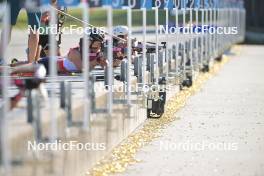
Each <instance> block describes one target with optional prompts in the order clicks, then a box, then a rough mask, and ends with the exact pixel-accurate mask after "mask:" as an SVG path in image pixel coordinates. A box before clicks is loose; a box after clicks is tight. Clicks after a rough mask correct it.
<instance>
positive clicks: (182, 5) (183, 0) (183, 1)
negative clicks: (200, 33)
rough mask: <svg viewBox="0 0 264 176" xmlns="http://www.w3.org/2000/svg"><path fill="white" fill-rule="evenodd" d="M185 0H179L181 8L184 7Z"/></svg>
mask: <svg viewBox="0 0 264 176" xmlns="http://www.w3.org/2000/svg"><path fill="white" fill-rule="evenodd" d="M186 5H187V3H186V0H181V4H180V8H181V9H183V8H186Z"/></svg>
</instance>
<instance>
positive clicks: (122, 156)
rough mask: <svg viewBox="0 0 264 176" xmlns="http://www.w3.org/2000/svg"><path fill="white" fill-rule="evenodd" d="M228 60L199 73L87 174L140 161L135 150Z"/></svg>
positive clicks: (121, 168) (109, 171) (155, 134)
mask: <svg viewBox="0 0 264 176" xmlns="http://www.w3.org/2000/svg"><path fill="white" fill-rule="evenodd" d="M228 61H229V58H228V57H227V56H225V55H224V56H223V59H222V61H221V62H219V63H215V64H214V65H213V67H212V68H211V69H210V70H211V71H210V72H208V73H201V74H200V75H199V76H198V78H197V79H196V81H195V82H194V84H193V86H192V87H190V88H188V89H185V90H183V91H180V92H179V93H177V94H176V95H175V96H174V97H172V98H171V99H170V100H169V101H168V102H167V105H166V110H165V113H164V114H163V116H162V117H161V118H159V119H148V120H146V122H145V124H144V125H143V126H142V128H140V129H139V130H136V131H135V132H134V133H132V134H130V135H129V136H128V137H127V138H126V139H125V140H124V141H123V142H122V143H121V144H120V145H118V146H117V147H115V148H114V149H113V150H112V151H111V152H110V154H109V155H107V156H105V157H104V158H103V159H102V160H101V161H99V162H98V163H97V164H96V165H95V166H94V167H93V168H92V169H91V170H90V171H89V172H87V175H91V176H107V175H109V174H114V173H121V172H124V171H125V170H126V169H127V167H128V166H129V165H132V164H135V163H137V162H140V161H139V160H137V159H136V158H135V155H136V152H137V151H139V150H140V149H141V148H142V147H144V146H145V145H147V144H148V143H150V142H151V141H153V140H154V139H156V138H158V137H160V136H161V133H162V129H164V128H165V127H166V126H168V125H169V124H170V123H171V122H173V121H175V120H178V119H179V118H178V117H177V116H176V115H175V113H176V112H177V111H178V110H179V109H181V108H182V107H184V105H185V104H186V101H187V100H188V98H189V97H190V96H191V95H193V94H195V93H196V92H198V91H199V90H200V89H201V87H202V85H203V84H204V83H205V81H207V80H208V79H209V78H211V77H212V76H213V75H215V74H217V73H218V72H219V70H220V69H221V67H222V66H223V65H224V64H225V63H227V62H228Z"/></svg>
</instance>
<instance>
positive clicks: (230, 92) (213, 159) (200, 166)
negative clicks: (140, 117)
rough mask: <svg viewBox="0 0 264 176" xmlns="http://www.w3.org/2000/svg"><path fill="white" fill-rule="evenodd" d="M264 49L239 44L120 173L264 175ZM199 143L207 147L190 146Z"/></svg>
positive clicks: (144, 175)
mask: <svg viewBox="0 0 264 176" xmlns="http://www.w3.org/2000/svg"><path fill="white" fill-rule="evenodd" d="M263 50H264V46H241V54H240V55H239V56H236V55H233V56H232V55H231V56H230V58H231V60H230V62H229V63H227V64H226V65H225V66H224V67H223V68H222V70H220V72H219V73H218V74H217V75H215V76H214V77H213V78H211V79H209V80H208V81H207V82H206V83H205V85H203V86H202V89H201V91H199V92H198V93H197V94H195V95H194V96H192V97H190V99H189V100H188V101H187V104H186V106H185V107H184V108H182V109H181V110H180V111H178V112H177V113H176V114H175V116H177V118H179V120H176V121H174V122H172V123H171V124H170V126H168V127H167V128H166V129H164V130H163V132H162V137H160V138H158V139H156V140H154V141H153V142H152V143H151V144H149V145H147V146H145V147H144V148H143V149H142V150H140V151H139V152H138V153H137V155H136V158H137V159H139V160H142V162H139V163H137V164H135V165H131V166H129V167H128V169H127V170H126V171H125V172H124V173H122V174H120V176H121V175H126V176H148V175H149V176H175V175H178V176H183V175H185V176H190V175H203V176H205V175H206V176H213V175H219V176H220V175H221V176H233V175H235V176H238V175H239V176H253V175H254V176H261V175H264V158H263V153H264V137H263V134H264V96H263V95H264V81H263V78H261V77H262V75H264V69H263V66H264V52H263ZM181 143H182V144H183V145H182V147H181V146H180V144H181ZM197 143H198V144H202V145H204V146H205V147H204V150H203V149H201V148H199V146H198V147H193V148H191V145H192V144H194V145H195V144H197ZM219 143H222V144H224V145H225V144H226V145H233V148H232V147H231V148H230V147H229V148H228V147H226V148H225V149H223V145H219V146H220V147H219V148H218V150H217V147H215V146H216V145H218V144H219ZM206 145H211V147H206ZM221 146H222V147H221ZM230 149H231V150H230ZM118 175H119V174H118Z"/></svg>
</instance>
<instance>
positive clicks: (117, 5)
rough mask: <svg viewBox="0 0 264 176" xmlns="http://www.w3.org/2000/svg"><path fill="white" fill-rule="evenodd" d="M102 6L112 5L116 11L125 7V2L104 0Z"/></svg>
mask: <svg viewBox="0 0 264 176" xmlns="http://www.w3.org/2000/svg"><path fill="white" fill-rule="evenodd" d="M102 5H111V6H112V7H113V8H114V9H121V8H122V7H123V6H124V0H103V1H102Z"/></svg>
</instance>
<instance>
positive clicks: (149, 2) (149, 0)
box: [140, 0, 152, 9]
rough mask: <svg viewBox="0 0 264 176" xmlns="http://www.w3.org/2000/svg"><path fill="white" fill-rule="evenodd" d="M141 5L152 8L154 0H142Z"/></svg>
mask: <svg viewBox="0 0 264 176" xmlns="http://www.w3.org/2000/svg"><path fill="white" fill-rule="evenodd" d="M140 7H141V8H146V9H152V0H140Z"/></svg>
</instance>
